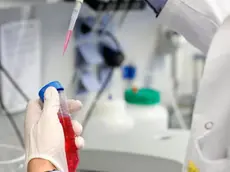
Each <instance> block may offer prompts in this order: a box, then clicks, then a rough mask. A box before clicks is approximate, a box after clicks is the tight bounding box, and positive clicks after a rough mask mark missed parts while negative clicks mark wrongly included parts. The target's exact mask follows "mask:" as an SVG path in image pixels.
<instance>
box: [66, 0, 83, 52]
mask: <svg viewBox="0 0 230 172" xmlns="http://www.w3.org/2000/svg"><path fill="white" fill-rule="evenodd" d="M82 3H83V0H78V1H76V5H75V8H74V10H73V13H72V16H71V19H70V24H69V29H68V31H67V34H66V38H65V43H64V48H63V56H64V55H65V52H66V50H67V47H68V44H69V41H70V38H71V36H72V34H73V29H74V26H75V24H76V21H77V18H78V15H79V12H80V9H81V5H82Z"/></svg>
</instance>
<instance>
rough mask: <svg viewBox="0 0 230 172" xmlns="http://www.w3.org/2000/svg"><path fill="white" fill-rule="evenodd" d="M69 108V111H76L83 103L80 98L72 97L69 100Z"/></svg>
mask: <svg viewBox="0 0 230 172" xmlns="http://www.w3.org/2000/svg"><path fill="white" fill-rule="evenodd" d="M67 103H68V109H69V113H70V114H71V113H74V112H76V111H78V110H80V109H81V108H82V103H81V102H80V101H79V100H73V99H70V100H68V102H67Z"/></svg>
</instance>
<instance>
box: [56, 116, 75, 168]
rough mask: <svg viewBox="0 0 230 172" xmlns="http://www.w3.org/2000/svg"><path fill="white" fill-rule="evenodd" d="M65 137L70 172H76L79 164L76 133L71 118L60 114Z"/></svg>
mask: <svg viewBox="0 0 230 172" xmlns="http://www.w3.org/2000/svg"><path fill="white" fill-rule="evenodd" d="M58 117H59V120H60V123H61V124H62V127H63V131H64V135H65V151H66V159H67V164H68V172H76V169H77V166H78V164H79V155H78V149H77V146H76V143H75V133H74V130H73V126H72V122H71V117H70V116H69V115H66V114H64V115H63V114H60V113H59V114H58Z"/></svg>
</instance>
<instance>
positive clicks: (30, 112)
mask: <svg viewBox="0 0 230 172" xmlns="http://www.w3.org/2000/svg"><path fill="white" fill-rule="evenodd" d="M41 112H42V109H41V105H40V100H39V99H38V100H31V101H30V102H29V103H28V105H27V112H26V120H25V127H26V131H30V129H31V127H32V126H33V125H34V124H36V123H37V121H38V120H39V119H40V117H41Z"/></svg>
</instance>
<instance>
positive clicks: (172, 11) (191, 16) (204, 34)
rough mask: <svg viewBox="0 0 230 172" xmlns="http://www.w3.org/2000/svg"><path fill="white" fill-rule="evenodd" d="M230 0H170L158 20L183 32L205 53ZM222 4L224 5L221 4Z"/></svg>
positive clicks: (224, 15) (227, 11) (228, 12)
mask: <svg viewBox="0 0 230 172" xmlns="http://www.w3.org/2000/svg"><path fill="white" fill-rule="evenodd" d="M228 1H229V0H168V2H167V3H166V5H165V7H164V8H163V10H162V11H161V13H160V15H159V17H158V21H159V22H160V23H161V24H164V25H166V26H168V27H169V28H170V29H173V30H174V31H176V32H178V33H180V34H182V35H183V36H184V37H185V38H186V39H187V40H188V41H189V42H190V43H191V44H193V45H194V46H195V47H197V48H198V49H200V50H201V51H202V52H204V53H205V54H206V53H207V51H208V48H209V46H210V43H211V41H212V38H213V36H214V34H215V33H216V31H217V29H218V28H219V26H220V25H221V23H222V22H223V20H224V19H225V17H226V16H227V14H230V8H229V9H226V10H225V9H224V8H223V6H224V4H227V3H228V5H230V1H229V2H228ZM221 4H222V5H221Z"/></svg>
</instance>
